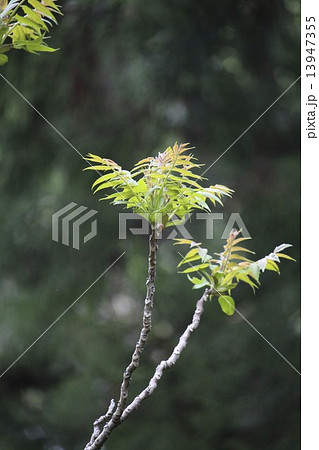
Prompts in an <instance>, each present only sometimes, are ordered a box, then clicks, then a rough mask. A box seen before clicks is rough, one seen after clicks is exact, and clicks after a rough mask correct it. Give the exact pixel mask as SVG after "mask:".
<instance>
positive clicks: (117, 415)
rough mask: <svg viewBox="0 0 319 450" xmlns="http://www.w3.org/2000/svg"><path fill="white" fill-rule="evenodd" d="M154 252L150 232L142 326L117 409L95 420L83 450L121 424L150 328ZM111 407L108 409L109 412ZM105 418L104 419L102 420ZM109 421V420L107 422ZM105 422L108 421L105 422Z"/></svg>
mask: <svg viewBox="0 0 319 450" xmlns="http://www.w3.org/2000/svg"><path fill="white" fill-rule="evenodd" d="M156 252H157V243H156V231H155V230H152V233H151V235H150V238H149V254H148V277H147V280H146V286H147V288H146V297H145V302H144V312H143V326H142V329H141V332H140V336H139V339H138V341H137V343H136V346H135V350H134V352H133V355H132V359H131V362H130V364H129V365H128V366H127V367H126V369H125V371H124V373H123V380H122V385H121V390H120V397H119V400H118V403H117V407H116V410H115V412H114V413H113V415H112V413H111V417H109V415H108V413H109V411H108V413H107V414H106V415H105V416H101V417H100V419H101V421H100V419H97V420H96V421H95V422H94V432H93V434H92V436H91V440H90V442H89V443H88V444H87V445H86V447H85V450H99V449H101V448H102V446H103V444H104V442H105V441H106V440H107V439H108V438H109V436H110V434H111V433H112V431H113V430H114V428H116V427H117V426H118V425H120V423H121V416H122V413H123V411H124V408H125V405H126V402H127V397H128V391H129V385H130V382H131V377H132V374H133V372H134V370H135V369H137V367H138V366H139V363H140V356H141V354H142V352H143V350H144V348H145V344H146V341H147V337H148V334H149V332H150V331H151V327H152V310H153V304H154V293H155V285H154V283H155V278H156ZM111 404H112V403H111ZM110 408H111V405H110V407H109V410H110ZM113 410H114V406H113V408H112V412H113ZM102 418H105V419H102ZM109 419H111V420H109ZM107 420H109V421H108V422H107ZM102 422H106V423H105V425H104V428H103V430H102V431H100V429H99V425H101V423H102Z"/></svg>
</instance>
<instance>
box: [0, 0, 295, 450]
mask: <svg viewBox="0 0 319 450" xmlns="http://www.w3.org/2000/svg"><path fill="white" fill-rule="evenodd" d="M62 3H63V12H64V17H63V19H61V20H60V25H59V27H58V28H54V29H53V30H52V34H53V37H52V39H51V41H50V45H51V46H54V47H60V51H59V52H57V53H55V54H50V55H42V56H36V55H30V54H25V53H23V52H19V51H16V52H12V53H11V56H10V62H9V63H8V64H7V65H6V66H4V67H3V68H1V73H2V74H3V75H4V76H5V77H6V78H7V79H8V80H9V81H10V82H11V83H12V84H13V85H14V86H15V87H16V88H17V89H18V90H19V91H20V92H21V93H22V94H23V95H24V96H25V97H26V98H27V99H28V100H29V101H30V102H31V103H32V104H33V105H34V106H35V107H36V108H37V109H38V110H39V111H40V112H41V113H42V114H43V115H44V116H45V117H46V118H47V119H48V120H49V121H50V122H52V124H54V126H55V127H56V128H57V129H58V130H59V131H60V132H61V133H62V134H63V135H64V136H65V137H66V138H67V139H68V140H69V141H70V142H71V143H72V145H73V146H74V147H75V148H76V149H77V150H78V151H79V152H80V153H81V154H83V155H84V154H86V153H87V152H93V153H96V154H99V155H101V156H105V157H108V158H111V159H115V160H116V161H117V162H119V163H120V164H122V165H124V166H127V167H128V168H130V167H131V166H132V165H133V164H134V163H135V162H136V161H137V160H138V159H141V158H142V157H143V156H148V155H154V154H156V152H158V151H159V150H163V149H165V147H166V146H167V145H170V144H173V143H174V142H175V141H179V142H191V143H192V144H193V145H194V146H195V147H196V150H195V152H196V156H198V158H199V159H200V161H203V162H206V163H207V165H210V164H212V163H214V161H215V160H216V159H217V158H218V157H219V156H220V154H221V153H222V152H224V151H225V149H226V148H227V147H228V146H229V145H230V144H231V143H232V142H233V141H234V140H235V139H236V138H237V137H238V136H239V135H240V134H241V133H242V132H243V131H244V130H245V129H246V128H247V127H248V126H249V125H250V124H251V123H252V122H253V121H254V120H255V119H256V118H257V117H258V116H259V115H260V114H261V113H262V112H263V111H264V110H265V109H266V108H267V107H268V106H269V105H270V104H271V103H272V102H273V101H274V100H275V99H276V98H277V97H278V96H279V95H280V94H281V93H282V92H283V91H284V90H285V89H286V88H287V87H288V86H289V85H290V84H291V83H292V82H293V81H294V80H295V79H296V78H297V77H298V75H299V72H300V68H299V64H300V61H299V17H300V4H299V1H295V0H258V1H257V0H256V1H252V0H237V1H235V0H225V1H223V2H212V1H209V0H199V1H197V2H194V1H190V0H169V1H168V0H163V1H161V2H145V1H142V0H107V1H102V0H78V1H75V0H67V1H64V2H62ZM299 89H300V87H299V83H297V84H296V85H294V86H293V87H292V88H291V90H289V91H288V92H287V93H286V94H285V95H284V96H283V97H282V98H281V99H280V100H279V102H278V103H277V104H276V105H275V106H273V108H272V109H271V110H270V111H268V112H267V113H266V114H265V116H264V117H262V118H261V119H260V121H259V122H258V123H257V124H256V125H254V127H253V128H252V129H251V130H249V131H248V132H247V134H245V135H244V136H243V137H242V138H241V139H240V141H239V142H237V143H236V144H235V145H234V146H233V147H232V148H231V149H230V150H229V151H228V152H227V153H226V154H225V155H224V156H223V157H222V158H221V159H220V160H219V161H218V162H216V164H214V165H213V166H212V167H211V168H210V170H209V171H208V172H207V174H206V176H207V178H208V181H207V182H210V183H222V184H225V185H227V186H229V187H231V188H233V189H234V190H235V194H234V198H233V199H232V200H231V199H226V200H225V208H224V209H221V208H216V209H215V210H214V211H213V212H222V211H223V212H224V218H225V220H224V221H215V239H214V240H213V241H211V240H210V241H207V242H205V241H203V238H202V237H203V236H204V233H205V223H204V221H197V222H196V221H192V222H191V223H190V224H188V226H187V228H188V230H189V231H190V232H191V234H192V235H193V237H194V239H196V240H200V241H203V242H205V244H206V245H207V246H209V248H210V249H211V251H217V250H219V249H220V248H221V245H223V244H224V241H222V240H221V239H220V236H221V234H222V231H223V228H224V227H225V224H226V223H227V220H228V218H229V216H230V214H231V212H239V213H240V214H241V217H242V218H243V220H244V222H245V224H246V226H247V228H248V230H249V232H250V234H251V236H252V238H253V242H252V243H251V245H250V248H254V249H255V250H256V252H257V257H262V256H264V255H265V254H268V253H269V252H270V251H272V250H273V248H274V247H275V245H277V244H280V243H282V242H289V243H292V244H293V245H294V247H293V249H292V251H291V252H290V254H291V255H292V256H294V257H295V258H297V259H298V261H299V260H300V254H299V232H300V227H299V163H300V161H299V129H300V126H299V115H300V106H299V94H300V92H299ZM0 92H1V104H0V109H1V117H0V129H1V139H0V160H1V166H0V171H1V176H0V186H1V208H2V220H1V224H0V229H1V239H0V246H1V247H0V261H1V274H0V284H1V289H0V311H1V327H0V354H1V372H3V371H4V370H5V369H6V368H7V367H8V366H9V365H10V364H11V363H12V362H13V361H14V360H15V359H16V358H17V357H18V356H19V355H20V354H21V353H22V352H23V351H24V350H25V349H26V347H28V346H29V345H30V344H32V342H33V341H34V340H35V339H36V338H37V337H38V336H39V335H40V334H41V333H42V332H43V331H44V330H45V329H46V328H47V327H48V326H49V325H50V324H51V323H52V322H53V321H54V320H55V319H56V318H57V317H58V316H59V315H60V314H61V313H62V312H63V311H64V310H65V309H66V308H67V307H68V306H69V305H70V304H71V303H72V302H73V301H74V300H75V299H76V298H77V297H78V296H80V295H81V294H82V292H83V291H84V290H85V289H87V288H88V286H90V284H91V283H93V281H94V280H95V279H96V278H97V277H98V276H99V275H100V274H101V273H102V272H103V271H104V270H105V269H106V268H107V267H108V266H109V265H110V264H111V263H112V262H113V261H114V259H116V258H117V257H118V256H119V255H120V254H121V253H122V252H123V251H125V252H126V253H125V255H124V256H123V257H122V258H121V259H120V261H119V262H118V263H117V264H115V265H114V267H112V269H110V271H109V272H108V273H107V274H106V275H105V276H103V277H102V278H101V279H100V280H99V281H98V282H97V283H96V284H95V285H94V286H93V287H92V288H91V289H90V290H89V291H88V292H87V293H86V294H85V295H84V296H83V297H82V298H81V299H80V300H79V301H78V302H77V303H76V305H75V306H74V307H73V308H72V309H71V310H70V311H69V312H68V313H67V314H66V315H65V316H64V317H63V318H61V320H60V321H59V322H58V323H57V324H56V325H55V326H54V327H52V329H50V330H49V331H48V332H47V334H45V335H44V336H43V337H42V338H41V339H40V340H39V342H37V343H36V344H35V345H34V346H33V347H32V348H31V349H30V350H29V351H28V352H27V353H26V354H25V355H24V356H23V357H22V358H21V360H19V361H18V362H17V363H16V364H15V365H14V366H13V367H12V368H11V369H10V370H9V371H8V372H7V373H6V374H5V375H4V376H3V377H2V378H1V380H0V396H1V413H0V414H1V425H0V430H1V438H0V449H1V450H17V449H24V450H29V449H30V450H31V449H32V450H40V449H46V450H62V449H66V450H68V449H72V450H73V449H74V450H78V449H79V450H80V449H82V448H83V446H84V444H85V443H86V441H87V440H88V438H89V436H90V434H91V432H92V422H93V420H94V419H95V418H97V417H98V416H99V415H100V414H102V413H104V411H105V409H106V408H107V406H108V402H109V399H110V398H112V397H116V396H117V393H118V389H119V383H120V381H121V377H122V371H123V369H124V367H125V365H126V363H127V362H128V360H129V357H130V354H131V351H132V348H133V345H134V344H135V341H136V339H137V334H138V329H139V325H140V320H141V319H140V318H141V313H142V305H143V301H144V294H145V277H146V252H147V238H146V237H145V236H132V235H130V234H128V239H127V240H119V239H118V212H121V209H120V207H111V206H109V205H108V204H107V203H106V202H98V197H97V196H96V197H93V195H92V194H91V191H90V187H91V182H92V181H93V180H94V179H95V175H94V174H93V173H92V174H90V173H82V172H81V171H82V169H83V168H84V167H85V162H84V161H83V160H82V159H81V157H80V156H79V154H77V153H76V151H75V150H74V149H73V148H71V146H69V145H68V144H67V143H66V142H65V141H64V140H63V139H62V138H61V137H60V136H59V135H58V134H57V133H56V132H55V131H54V130H53V129H52V128H50V127H49V126H48V124H47V123H46V122H45V121H44V120H43V119H42V118H41V117H39V115H38V114H37V113H36V112H35V111H34V110H32V109H31V108H30V106H29V105H28V104H27V103H26V102H25V101H24V100H23V99H22V98H21V97H19V96H18V95H17V93H16V92H14V91H13V90H12V89H11V88H10V86H9V85H8V84H7V83H5V81H4V80H3V79H0ZM70 202H75V203H78V204H79V205H85V206H87V207H89V208H92V209H95V210H97V211H99V213H98V216H97V220H98V235H97V237H95V238H94V239H92V240H90V241H89V242H87V243H86V244H85V245H82V248H81V249H80V251H78V250H74V249H72V248H71V247H67V246H64V245H62V244H60V243H57V242H54V241H52V240H51V216H52V214H53V213H54V212H56V211H58V210H59V209H60V208H63V207H64V206H66V205H67V204H69V203H70ZM178 262H179V256H178V254H177V250H176V247H173V246H172V241H170V240H165V239H164V240H163V242H161V243H160V250H159V255H158V280H157V289H156V294H155V300H156V302H155V312H154V327H153V332H152V336H151V338H150V341H149V344H148V347H147V349H146V351H145V352H144V354H143V356H142V360H143V365H142V366H141V367H140V369H139V370H138V371H137V372H136V373H135V377H134V383H133V385H132V388H131V394H132V395H134V393H137V392H138V391H139V390H141V389H142V388H144V387H145V385H146V383H147V381H148V378H149V377H150V376H151V374H152V372H153V370H154V367H155V366H156V364H157V363H158V362H159V361H160V360H161V359H162V358H164V357H167V356H168V355H169V353H170V351H171V348H172V346H174V344H175V343H176V341H177V339H178V337H179V335H180V333H181V332H182V331H183V329H184V328H185V326H186V325H187V323H188V322H189V321H190V318H191V315H192V312H193V309H194V303H195V301H196V299H197V298H198V296H199V292H197V291H192V290H191V285H190V283H187V282H186V279H185V277H184V276H183V275H179V274H177V273H176V264H177V263H178ZM281 272H282V274H281V276H280V277H278V276H277V275H276V274H265V275H264V277H263V285H262V288H261V289H260V291H259V292H257V295H256V296H254V295H253V293H252V292H251V291H250V290H249V288H248V287H247V288H246V287H242V289H241V290H240V291H237V295H236V297H235V298H236V300H237V306H238V309H239V310H240V311H241V313H242V314H244V316H245V317H246V318H247V319H248V320H249V321H251V322H252V324H253V325H254V326H255V327H256V328H257V329H258V330H259V331H260V333H262V334H263V335H264V336H265V337H266V338H267V339H268V340H269V341H270V342H271V343H272V344H273V345H274V346H275V347H276V348H278V350H279V351H280V352H281V353H282V354H283V355H285V356H286V357H287V358H288V359H289V360H290V361H291V363H292V364H293V365H294V366H295V367H297V369H299V364H300V361H299V338H300V336H299V334H300V327H299V281H298V280H299V262H297V263H296V264H294V263H289V262H284V263H283V264H282V265H281ZM196 447H198V448H200V449H203V450H208V449H216V450H217V449H218V450H233V449H234V450H255V449H257V448H258V449H260V450H268V449H270V448H271V449H272V450H288V449H289V450H295V449H299V375H298V374H297V373H296V372H295V371H294V370H293V369H292V368H291V367H290V366H289V365H288V364H287V363H286V362H285V361H284V360H283V359H282V358H280V357H279V355H278V354H276V353H275V351H274V350H273V349H272V348H271V347H270V346H269V345H268V344H267V342H265V341H264V340H263V339H262V338H261V337H260V336H259V335H258V334H257V333H256V332H255V331H254V330H253V329H252V328H251V327H250V326H249V325H248V324H247V323H246V322H245V321H244V320H242V319H241V318H240V316H238V315H237V314H235V315H234V316H233V317H230V318H229V317H226V316H225V315H224V314H223V313H222V312H221V311H220V308H219V306H218V304H217V302H216V301H215V302H213V303H210V304H207V305H206V310H205V314H204V316H203V319H202V323H201V325H200V327H199V329H198V330H197V331H196V333H195V334H194V335H193V336H192V339H191V340H190V342H189V345H188V347H187V349H186V351H185V353H184V354H183V355H182V358H181V360H180V361H179V362H178V364H177V365H176V366H175V367H174V368H173V369H172V370H170V371H168V372H166V373H165V374H164V377H163V379H162V381H161V383H160V385H159V388H158V389H157V391H156V392H155V394H154V395H153V396H152V397H151V398H150V399H148V400H147V401H146V402H145V403H143V405H142V407H141V408H140V409H139V410H138V411H137V412H135V413H134V414H133V415H132V416H131V417H130V419H129V420H128V421H127V422H126V423H124V424H123V425H122V426H121V427H120V428H118V429H117V430H115V432H114V434H113V435H112V438H111V440H110V441H109V443H108V445H107V448H110V449H117V450H126V449H130V450H134V449H140V448H150V449H152V450H159V449H162V448H165V449H167V450H173V449H174V450H175V449H183V450H191V449H193V448H196Z"/></svg>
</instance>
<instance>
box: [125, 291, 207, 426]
mask: <svg viewBox="0 0 319 450" xmlns="http://www.w3.org/2000/svg"><path fill="white" fill-rule="evenodd" d="M210 294H211V290H210V289H206V290H205V292H204V294H203V295H202V297H201V298H200V299H199V300H198V302H197V303H196V309H195V312H194V315H193V319H192V322H191V323H190V324H189V325H188V326H187V328H186V329H185V331H184V333H183V334H182V336H181V337H180V338H179V342H178V344H177V345H176V347H175V348H174V350H173V352H172V353H171V355H170V357H169V358H168V359H167V360H165V361H162V362H161V363H160V364H159V365H158V366H157V367H156V370H155V372H154V375H153V377H152V378H151V379H150V382H149V384H148V386H147V387H146V388H145V389H144V390H143V391H142V392H141V393H140V394H139V395H137V396H136V397H135V399H134V400H133V401H132V403H130V404H129V405H128V406H127V407H126V409H125V410H124V411H123V414H122V416H121V423H122V422H124V420H126V419H127V418H128V416H129V415H130V414H131V413H132V412H133V411H134V410H135V409H137V408H138V407H139V406H140V404H141V403H142V401H143V400H145V398H147V397H149V396H150V395H152V394H153V392H154V391H155V389H156V388H157V385H158V382H159V380H160V379H161V378H162V375H163V372H164V370H166V369H169V368H170V367H172V366H173V365H174V364H176V362H177V361H178V359H179V357H180V355H181V353H182V351H183V350H184V348H185V347H186V345H187V342H188V339H189V337H190V335H191V333H192V332H193V331H194V330H195V329H196V328H197V327H198V325H199V323H200V319H201V315H202V313H203V312H204V303H205V302H206V300H207V298H208V297H209V295H210Z"/></svg>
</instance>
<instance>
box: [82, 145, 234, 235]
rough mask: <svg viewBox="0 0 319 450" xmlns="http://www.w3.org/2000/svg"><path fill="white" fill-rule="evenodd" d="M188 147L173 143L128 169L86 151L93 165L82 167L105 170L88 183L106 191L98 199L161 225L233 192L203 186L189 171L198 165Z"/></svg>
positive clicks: (165, 225)
mask: <svg viewBox="0 0 319 450" xmlns="http://www.w3.org/2000/svg"><path fill="white" fill-rule="evenodd" d="M189 150H190V148H189V147H188V144H180V145H178V144H177V143H175V145H174V146H173V147H168V148H167V149H166V150H165V151H164V152H162V153H161V152H160V153H158V155H157V156H155V157H151V156H150V157H148V158H145V159H142V160H141V161H139V162H137V163H136V164H135V166H134V168H133V169H132V170H131V171H128V170H124V169H122V167H121V166H119V165H118V164H117V163H115V162H114V161H112V160H110V159H105V158H101V157H100V156H96V155H93V154H89V155H88V157H87V158H86V159H87V160H88V161H89V162H90V163H96V165H91V166H90V167H87V168H86V169H84V170H95V171H97V172H107V173H106V174H105V175H101V176H100V177H99V178H98V179H97V180H96V181H95V182H94V183H93V186H92V188H93V189H94V192H98V191H101V190H106V191H108V193H107V194H106V195H105V196H104V197H103V198H102V199H101V200H111V202H112V203H113V204H116V205H117V204H121V205H125V207H126V208H131V209H132V210H133V212H135V213H137V214H139V215H140V216H142V217H144V218H145V219H147V220H148V221H149V223H150V224H151V225H152V227H154V228H155V227H160V228H165V227H169V226H172V225H176V223H177V222H176V221H173V218H174V216H177V218H178V220H179V221H183V220H184V218H185V216H186V215H187V214H189V213H191V212H192V211H193V210H195V209H200V210H204V211H207V212H209V211H210V206H209V204H208V201H209V202H210V203H211V205H215V204H216V203H220V204H222V201H221V197H222V196H223V195H227V196H231V193H232V192H233V191H232V190H231V189H229V188H227V187H226V186H223V185H219V184H216V185H214V186H209V187H203V186H202V185H201V184H200V182H201V181H203V180H204V178H203V177H202V176H200V175H198V174H196V173H194V172H193V171H194V169H198V168H200V167H201V166H202V165H201V164H198V163H197V162H196V161H197V160H196V159H195V158H194V156H193V155H192V154H186V152H188V151H189ZM110 191H111V193H110ZM114 191H115V192H114Z"/></svg>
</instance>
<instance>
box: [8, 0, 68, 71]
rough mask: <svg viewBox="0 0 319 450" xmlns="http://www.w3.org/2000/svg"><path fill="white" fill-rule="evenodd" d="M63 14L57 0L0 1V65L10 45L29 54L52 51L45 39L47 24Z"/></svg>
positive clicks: (49, 24)
mask: <svg viewBox="0 0 319 450" xmlns="http://www.w3.org/2000/svg"><path fill="white" fill-rule="evenodd" d="M56 14H62V13H61V8H60V6H59V5H57V4H56V0H41V1H38V0H27V1H26V0H10V1H9V2H8V0H0V65H4V64H6V63H7V62H8V56H7V55H6V53H7V52H8V51H10V50H11V49H12V48H14V49H18V50H21V49H22V50H25V51H27V52H29V53H38V52H54V51H56V50H57V49H54V48H52V47H49V45H48V44H47V43H46V42H45V39H47V33H48V32H49V27H50V26H51V25H52V24H53V23H55V24H57V20H56V17H55V15H56Z"/></svg>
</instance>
